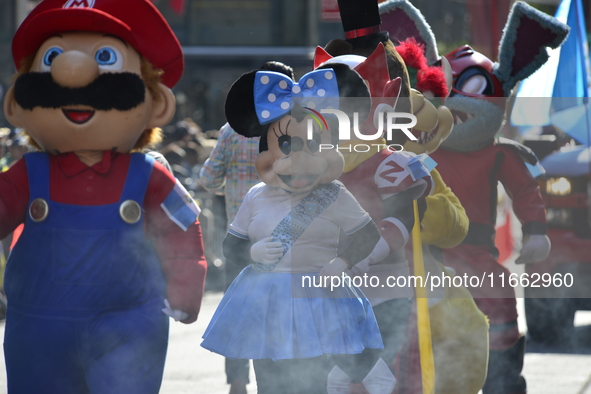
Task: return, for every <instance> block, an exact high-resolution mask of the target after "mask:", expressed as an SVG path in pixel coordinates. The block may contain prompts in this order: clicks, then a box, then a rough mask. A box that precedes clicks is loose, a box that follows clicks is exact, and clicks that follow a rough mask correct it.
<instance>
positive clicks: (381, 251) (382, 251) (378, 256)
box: [347, 237, 390, 276]
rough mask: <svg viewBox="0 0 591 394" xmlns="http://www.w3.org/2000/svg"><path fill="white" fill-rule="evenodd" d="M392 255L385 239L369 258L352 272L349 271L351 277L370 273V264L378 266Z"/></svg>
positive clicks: (355, 266) (378, 244)
mask: <svg viewBox="0 0 591 394" xmlns="http://www.w3.org/2000/svg"><path fill="white" fill-rule="evenodd" d="M389 254H390V246H389V245H388V242H386V240H385V239H384V238H383V237H380V240H379V241H378V243H377V244H376V246H375V247H374V248H373V250H372V251H371V253H370V254H369V256H367V257H366V258H365V259H363V260H361V261H360V262H359V263H357V264H355V265H354V266H353V267H352V268H351V269H350V270H348V271H347V275H349V276H363V274H365V273H366V272H369V266H370V264H376V263H379V262H380V261H382V260H384V259H385V258H386V257H388V255H389Z"/></svg>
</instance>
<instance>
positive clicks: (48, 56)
mask: <svg viewBox="0 0 591 394" xmlns="http://www.w3.org/2000/svg"><path fill="white" fill-rule="evenodd" d="M63 51H64V50H63V49H61V48H58V47H51V48H49V49H48V50H47V51H46V52H45V55H43V65H44V66H46V67H48V68H49V67H50V66H51V63H53V59H55V58H56V57H57V55H59V54H60V53H62V52H63Z"/></svg>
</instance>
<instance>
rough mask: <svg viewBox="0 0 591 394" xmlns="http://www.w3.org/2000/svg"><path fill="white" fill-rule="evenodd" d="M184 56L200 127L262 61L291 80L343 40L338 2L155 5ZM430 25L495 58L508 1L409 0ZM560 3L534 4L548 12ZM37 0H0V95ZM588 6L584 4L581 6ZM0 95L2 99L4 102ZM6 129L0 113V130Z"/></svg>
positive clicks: (186, 97)
mask: <svg viewBox="0 0 591 394" xmlns="http://www.w3.org/2000/svg"><path fill="white" fill-rule="evenodd" d="M153 2H154V3H155V4H156V6H157V7H158V8H159V9H160V11H161V12H162V13H163V15H164V16H165V17H166V19H167V20H168V22H169V23H170V25H171V27H172V28H173V30H174V32H175V33H176V35H177V37H178V38H179V41H180V42H181V44H182V46H183V50H184V52H185V61H186V67H185V73H184V75H183V78H182V79H181V81H180V83H179V84H178V85H177V86H176V87H175V89H174V91H175V93H176V95H177V104H178V108H177V113H176V118H177V119H183V118H186V117H190V118H193V120H195V121H196V123H197V124H199V125H200V126H201V127H202V128H203V130H208V129H217V128H219V127H220V126H221V125H222V124H223V123H224V122H225V119H224V101H225V97H226V92H227V91H228V89H229V87H230V85H231V83H232V82H233V81H234V80H236V79H237V78H238V77H239V76H240V75H241V74H242V73H244V72H246V71H249V70H251V69H254V68H257V67H259V66H260V65H261V64H263V63H264V62H266V61H268V60H278V61H282V62H284V63H287V64H289V65H291V66H292V67H294V69H295V70H296V77H298V78H299V76H301V75H302V74H303V73H305V72H307V71H309V70H310V68H311V65H312V56H313V51H314V48H315V47H316V46H317V45H325V44H326V43H327V42H328V41H329V40H330V39H332V38H342V37H343V33H342V28H341V24H340V21H339V19H338V8H337V6H336V4H337V1H336V0H295V1H294V0H153ZM411 2H412V3H413V4H414V5H415V6H416V7H418V8H419V9H420V10H421V11H422V12H423V14H424V15H425V17H426V19H427V21H428V22H429V23H430V24H431V26H432V28H433V30H434V32H435V35H436V37H437V40H438V44H439V45H440V46H441V48H440V52H441V53H447V52H448V51H450V50H452V49H455V48H456V47H458V46H460V45H462V44H465V43H470V44H472V45H474V46H475V48H477V49H478V50H479V51H480V52H482V53H484V54H486V55H488V56H491V57H493V58H494V57H495V55H496V47H497V45H498V42H499V39H500V34H501V29H502V26H504V24H505V21H506V18H507V13H508V10H509V6H510V3H511V0H438V1H436V2H434V1H432V0H411ZM558 2H559V1H558V0H540V3H547V4H540V3H534V5H536V6H539V7H540V8H542V9H544V7H546V8H545V9H544V11H547V12H549V13H553V12H554V9H555V5H556V4H557V3H558ZM37 3H38V1H33V0H0V93H1V95H0V96H1V97H2V98H3V97H4V94H5V92H6V89H7V87H8V86H10V85H11V78H12V76H13V75H14V72H15V69H14V66H13V64H12V56H11V51H10V43H11V40H12V36H13V34H14V32H15V31H16V28H17V26H18V23H20V21H21V20H22V19H23V18H24V17H25V15H26V14H27V12H28V11H29V10H30V9H32V8H33V7H34V6H35V5H36V4H37ZM585 3H588V1H585ZM2 98H0V100H2ZM3 126H5V127H6V126H9V125H8V123H7V122H6V120H5V119H4V117H3V115H2V114H0V127H3Z"/></svg>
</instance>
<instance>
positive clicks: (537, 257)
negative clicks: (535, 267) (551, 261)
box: [515, 234, 550, 264]
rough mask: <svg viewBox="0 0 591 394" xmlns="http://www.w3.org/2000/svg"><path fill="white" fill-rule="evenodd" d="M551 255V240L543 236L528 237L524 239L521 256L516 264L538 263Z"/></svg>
mask: <svg viewBox="0 0 591 394" xmlns="http://www.w3.org/2000/svg"><path fill="white" fill-rule="evenodd" d="M549 253H550V238H548V236H547V235H543V234H533V235H526V236H525V237H524V238H523V247H522V248H521V254H520V256H519V258H518V259H517V260H515V264H531V263H537V262H539V261H542V260H544V259H545V258H546V257H548V254H549Z"/></svg>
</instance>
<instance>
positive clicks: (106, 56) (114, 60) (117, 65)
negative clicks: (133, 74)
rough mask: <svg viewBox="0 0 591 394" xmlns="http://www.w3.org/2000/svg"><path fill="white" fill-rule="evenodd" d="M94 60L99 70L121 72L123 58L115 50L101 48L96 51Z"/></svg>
mask: <svg viewBox="0 0 591 394" xmlns="http://www.w3.org/2000/svg"><path fill="white" fill-rule="evenodd" d="M94 58H95V60H96V62H97V63H98V65H99V67H100V68H101V69H106V70H121V68H122V67H123V56H122V55H121V52H119V50H118V49H117V48H113V47H103V48H101V49H99V50H98V51H96V54H95V55H94Z"/></svg>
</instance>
